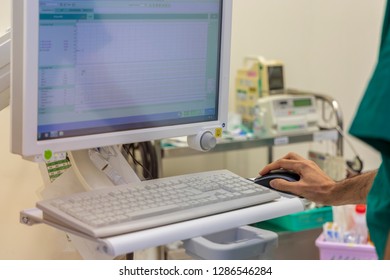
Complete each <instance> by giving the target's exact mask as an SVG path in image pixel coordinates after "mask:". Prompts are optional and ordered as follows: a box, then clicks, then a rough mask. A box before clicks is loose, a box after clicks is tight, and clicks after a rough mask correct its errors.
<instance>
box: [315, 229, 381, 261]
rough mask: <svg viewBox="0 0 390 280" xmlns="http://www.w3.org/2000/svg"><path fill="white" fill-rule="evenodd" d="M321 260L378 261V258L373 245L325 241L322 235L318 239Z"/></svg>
mask: <svg viewBox="0 0 390 280" xmlns="http://www.w3.org/2000/svg"><path fill="white" fill-rule="evenodd" d="M316 246H317V247H318V249H319V250H320V259H321V260H377V259H378V256H377V254H376V252H375V248H374V246H372V245H369V244H367V245H362V244H347V243H336V242H329V241H325V240H324V237H323V235H322V234H321V235H320V236H319V237H318V238H317V239H316Z"/></svg>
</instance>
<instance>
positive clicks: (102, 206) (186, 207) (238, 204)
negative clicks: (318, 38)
mask: <svg viewBox="0 0 390 280" xmlns="http://www.w3.org/2000/svg"><path fill="white" fill-rule="evenodd" d="M279 197H280V195H279V194H278V193H277V192H276V191H273V190H270V189H267V188H265V187H263V186H261V185H258V184H255V183H253V182H252V181H250V180H248V179H245V178H242V177H240V176H238V175H236V174H234V173H232V172H230V171H228V170H217V171H207V172H200V173H192V174H187V175H180V176H173V177H166V178H162V179H154V180H150V181H142V182H139V183H135V184H129V185H121V186H115V187H107V188H103V189H95V190H92V191H88V192H81V193H74V194H71V195H68V196H63V197H59V198H55V199H49V200H43V201H39V202H37V208H39V209H41V210H42V213H43V219H45V220H47V221H50V222H52V223H56V224H58V225H61V226H63V227H66V228H69V229H72V230H73V231H78V232H82V233H84V234H87V235H89V236H92V237H95V238H104V237H110V236H115V235H120V234H124V233H130V232H135V231H140V230H145V229H149V228H154V227H159V226H164V225H169V224H172V223H177V222H182V221H186V220H190V219H196V218H200V217H205V216H209V215H214V214H218V213H223V212H227V211H232V210H237V209H241V208H245V207H249V206H254V205H258V204H262V203H267V202H270V201H272V200H275V199H277V198H279Z"/></svg>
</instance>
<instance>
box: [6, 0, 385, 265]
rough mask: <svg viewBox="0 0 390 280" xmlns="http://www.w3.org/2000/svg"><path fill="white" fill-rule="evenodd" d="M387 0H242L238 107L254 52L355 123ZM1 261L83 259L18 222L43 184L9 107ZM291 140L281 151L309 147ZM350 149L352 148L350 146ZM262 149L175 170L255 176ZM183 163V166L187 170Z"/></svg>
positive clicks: (364, 153) (371, 164)
mask: <svg viewBox="0 0 390 280" xmlns="http://www.w3.org/2000/svg"><path fill="white" fill-rule="evenodd" d="M384 2H385V1H384V0H377V1H365V0H358V1H357V0H344V1H338V0H327V1H321V0H294V1H291V0H273V1H270V0H235V1H234V23H233V43H232V75H231V78H232V79H231V80H232V87H231V101H232V105H231V108H234V106H233V102H234V77H235V72H236V71H237V69H238V68H239V67H241V66H242V59H243V58H244V57H245V56H246V55H248V54H255V55H264V56H265V57H267V58H277V59H281V60H283V61H284V63H285V68H286V85H287V86H288V87H291V88H298V89H303V90H308V91H316V92H320V93H324V94H328V95H331V96H333V97H334V98H336V99H337V100H338V101H339V102H340V104H341V107H342V109H343V112H344V120H345V126H346V127H348V126H349V124H350V122H351V120H352V118H353V115H354V112H355V109H356V106H357V104H358V102H359V101H360V98H361V96H362V94H363V92H364V89H365V86H366V84H367V81H368V79H369V77H370V73H371V71H372V68H373V65H374V63H375V59H376V53H377V49H378V42H379V41H378V40H379V34H380V25H381V22H382V14H383V8H384ZM10 3H11V0H2V3H1V9H0V33H1V31H2V30H5V28H7V27H8V26H9V25H10V12H9V7H10ZM0 127H1V130H2V132H1V134H0V159H1V162H0V224H1V228H2V230H1V231H0V248H1V249H0V259H62V258H77V257H78V256H77V254H74V253H73V252H72V251H71V250H68V249H69V248H68V247H67V244H66V243H65V242H64V238H63V235H62V234H60V233H59V232H57V231H55V230H53V229H51V228H49V227H46V226H34V227H26V226H23V225H20V224H19V223H18V216H19V210H21V209H24V208H29V207H34V204H35V201H36V200H37V199H38V196H37V194H36V192H37V191H38V190H39V188H40V187H41V186H42V180H41V177H40V173H39V170H38V167H37V166H36V165H35V164H33V163H29V162H25V161H23V160H22V159H20V157H18V156H15V155H12V154H10V152H9V129H10V127H9V110H8V109H6V110H3V111H1V112H0ZM354 144H355V145H356V149H357V150H358V151H359V152H360V153H361V157H362V158H363V159H364V160H365V162H366V164H367V168H368V169H370V168H376V167H377V166H378V164H379V162H380V159H379V156H378V154H377V153H375V152H374V151H372V150H371V149H369V148H368V147H366V146H365V145H363V144H360V143H359V142H357V141H354ZM306 148H307V145H305V146H303V147H302V146H299V147H297V148H296V147H295V146H294V147H292V146H288V147H286V148H285V149H281V151H279V152H278V153H280V154H283V153H284V152H287V151H289V150H302V152H305V149H306ZM345 149H346V155H347V157H349V158H351V157H352V153H351V150H350V149H349V148H348V147H347V146H346V148H345ZM265 160H266V154H265V153H264V151H261V152H260V153H259V154H256V153H255V152H253V153H252V152H241V151H238V152H233V153H229V154H227V155H215V156H213V157H209V156H207V157H198V158H195V161H196V163H195V164H194V162H193V161H190V162H189V163H187V160H184V159H175V160H172V161H170V162H167V165H166V168H165V169H166V171H167V173H170V172H171V173H174V172H179V173H180V172H182V171H184V170H185V169H186V170H194V169H202V168H205V167H206V168H218V167H219V166H220V165H226V166H227V167H228V168H230V169H232V170H233V171H237V172H239V173H240V174H242V175H243V176H249V175H252V176H254V175H255V173H256V172H257V171H258V170H259V169H260V168H261V167H262V165H264V163H265ZM179 168H180V169H179Z"/></svg>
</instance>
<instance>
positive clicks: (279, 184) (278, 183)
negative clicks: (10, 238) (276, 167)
mask: <svg viewBox="0 0 390 280" xmlns="http://www.w3.org/2000/svg"><path fill="white" fill-rule="evenodd" d="M291 183H292V182H289V181H286V180H284V179H274V180H272V181H271V182H270V183H269V184H270V185H271V187H273V188H274V189H277V190H282V191H284V190H288V188H289V187H290V184H291Z"/></svg>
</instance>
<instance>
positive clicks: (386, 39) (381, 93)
mask: <svg viewBox="0 0 390 280" xmlns="http://www.w3.org/2000/svg"><path fill="white" fill-rule="evenodd" d="M350 133H351V134H352V135H354V136H356V137H358V138H360V139H361V140H363V141H365V142H366V143H367V144H369V145H371V146H372V147H374V148H375V149H376V150H378V151H379V152H380V153H381V155H382V164H381V166H380V168H379V170H378V174H377V176H376V178H375V181H374V184H373V186H372V189H371V191H370V193H369V195H368V198H367V224H368V227H369V230H370V237H371V239H372V241H373V242H374V244H375V247H376V250H377V253H378V257H379V259H383V257H384V251H385V248H386V242H387V238H388V235H389V232H390V3H389V2H388V3H387V7H386V13H385V18H384V23H383V30H382V38H381V45H380V50H379V57H378V62H377V65H376V68H375V71H374V73H373V76H372V77H371V80H370V82H369V84H368V87H367V90H366V93H365V95H364V97H363V100H362V101H361V103H360V106H359V108H358V111H357V113H356V116H355V119H354V121H353V123H352V126H351V128H350Z"/></svg>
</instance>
